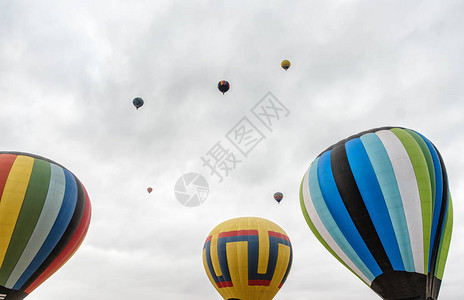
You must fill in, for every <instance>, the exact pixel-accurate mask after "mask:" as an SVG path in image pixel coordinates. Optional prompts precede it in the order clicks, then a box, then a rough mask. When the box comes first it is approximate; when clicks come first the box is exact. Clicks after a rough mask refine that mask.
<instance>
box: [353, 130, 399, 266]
mask: <svg viewBox="0 0 464 300" xmlns="http://www.w3.org/2000/svg"><path fill="white" fill-rule="evenodd" d="M345 148H346V155H347V157H348V161H349V163H350V167H351V171H352V173H353V176H354V178H355V180H356V184H357V186H358V189H359V192H360V193H361V196H362V198H363V200H364V204H365V206H366V208H367V210H368V212H369V216H370V217H371V220H372V223H373V224H374V227H375V230H376V231H377V235H378V236H379V238H380V240H381V242H382V245H383V248H384V249H385V252H386V253H387V256H388V259H389V260H390V263H391V265H392V267H393V269H394V270H396V271H404V270H405V268H404V265H403V260H402V258H401V254H400V250H399V247H398V243H397V241H396V236H395V232H394V230H393V225H392V223H391V220H390V217H389V216H390V215H389V213H388V209H387V205H386V204H385V199H384V198H383V195H382V191H381V189H380V186H379V183H378V182H377V176H376V174H375V172H374V169H373V167H372V165H371V162H370V160H369V157H368V155H367V153H366V150H365V149H364V146H363V144H362V142H361V139H359V138H355V139H352V140H350V141H348V142H347V143H346V144H345Z"/></svg>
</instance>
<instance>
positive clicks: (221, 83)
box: [218, 80, 230, 95]
mask: <svg viewBox="0 0 464 300" xmlns="http://www.w3.org/2000/svg"><path fill="white" fill-rule="evenodd" d="M229 88H230V84H229V82H227V81H225V80H221V81H219V83H218V89H219V91H221V92H222V94H223V95H224V93H225V92H227V91H228V90H229Z"/></svg>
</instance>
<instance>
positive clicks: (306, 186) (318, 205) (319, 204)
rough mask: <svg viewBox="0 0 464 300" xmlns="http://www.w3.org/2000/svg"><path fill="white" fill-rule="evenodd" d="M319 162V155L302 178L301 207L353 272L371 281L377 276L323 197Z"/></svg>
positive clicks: (323, 240)
mask: <svg viewBox="0 0 464 300" xmlns="http://www.w3.org/2000/svg"><path fill="white" fill-rule="evenodd" d="M318 162H319V158H316V160H315V161H314V162H313V163H312V164H311V167H310V169H309V170H308V172H307V173H306V174H305V176H304V179H303V182H302V190H301V196H302V198H301V199H302V208H304V211H306V212H307V214H308V218H307V220H309V221H310V222H311V224H310V227H311V229H312V230H313V232H314V234H315V235H316V237H317V238H318V240H319V241H320V242H321V243H322V244H323V245H324V246H325V248H326V249H327V250H329V251H330V253H332V255H333V256H335V257H336V258H337V259H338V260H339V261H340V262H341V263H342V264H344V265H345V266H346V267H347V268H348V269H349V270H351V272H353V273H354V274H355V275H357V276H358V277H359V278H360V279H361V280H363V281H364V282H365V283H366V284H367V285H370V284H371V282H372V281H373V280H374V278H375V276H374V275H373V274H372V272H371V271H370V270H369V269H368V268H367V266H366V265H365V264H364V262H363V261H362V260H361V258H360V257H359V256H358V254H357V253H356V252H355V251H354V249H353V248H352V247H351V245H350V244H349V242H348V241H347V240H346V238H345V237H344V236H343V233H342V232H341V231H340V228H338V226H337V224H336V223H335V220H334V219H333V218H332V215H331V214H330V212H329V209H328V208H327V205H326V204H325V201H324V198H323V197H322V193H321V190H320V188H319V179H318V176H317V165H318ZM305 206H306V207H307V208H308V209H307V210H306V207H305ZM311 225H312V226H311Z"/></svg>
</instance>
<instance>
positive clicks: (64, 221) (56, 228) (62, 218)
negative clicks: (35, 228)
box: [13, 168, 77, 290]
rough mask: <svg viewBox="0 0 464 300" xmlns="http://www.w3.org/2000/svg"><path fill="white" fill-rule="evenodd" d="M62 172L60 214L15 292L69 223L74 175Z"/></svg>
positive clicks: (74, 192) (74, 202) (75, 188)
mask: <svg viewBox="0 0 464 300" xmlns="http://www.w3.org/2000/svg"><path fill="white" fill-rule="evenodd" d="M63 171H64V174H65V180H66V190H65V193H64V198H63V204H62V205H61V208H60V212H59V213H58V216H57V218H56V221H55V223H54V224H53V227H52V229H51V230H50V233H49V234H48V236H47V238H46V239H45V241H44V243H43V245H42V247H41V248H40V250H39V252H38V253H37V255H36V256H35V257H34V259H33V260H32V262H31V263H30V264H29V266H28V267H27V269H26V271H25V272H24V273H23V275H21V277H20V278H19V280H18V281H17V282H16V284H15V285H14V287H13V289H15V290H18V289H20V288H21V287H22V285H23V284H24V283H25V282H26V281H27V279H29V277H30V276H31V275H32V274H33V273H34V272H35V270H37V269H38V268H39V267H40V265H41V264H42V263H43V262H44V260H45V259H46V258H47V257H48V255H50V253H51V252H52V250H53V248H55V246H56V244H57V243H58V242H59V240H60V239H61V237H62V236H63V233H64V232H65V231H66V228H67V227H68V225H69V222H70V221H71V218H72V216H73V213H74V209H75V208H76V203H77V183H76V180H75V179H74V175H72V174H71V172H69V171H68V170H66V169H64V168H63Z"/></svg>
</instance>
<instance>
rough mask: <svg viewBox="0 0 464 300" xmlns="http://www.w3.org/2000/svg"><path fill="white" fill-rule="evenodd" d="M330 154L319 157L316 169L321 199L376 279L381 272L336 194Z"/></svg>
mask: <svg viewBox="0 0 464 300" xmlns="http://www.w3.org/2000/svg"><path fill="white" fill-rule="evenodd" d="M330 152H331V151H327V152H325V153H324V154H322V155H321V156H320V159H319V164H318V168H317V175H318V177H319V185H320V188H321V192H322V195H323V198H324V199H325V203H326V204H327V207H328V208H329V211H330V213H331V214H332V217H333V218H334V220H335V222H336V223H337V226H338V228H340V230H341V231H342V233H343V235H344V236H345V238H346V239H347V240H348V242H349V243H350V245H351V246H352V247H353V249H354V250H355V251H356V253H357V254H358V256H359V257H360V258H361V259H362V260H363V262H364V263H365V264H366V266H367V267H368V268H369V270H370V271H371V272H372V274H374V277H377V276H379V275H380V274H382V270H381V269H380V267H379V265H378V264H377V262H376V261H375V259H374V257H373V256H372V254H371V252H370V251H369V248H368V247H367V245H366V243H365V242H364V240H363V239H362V237H361V235H360V234H359V232H358V230H357V228H356V226H355V225H354V223H353V220H352V219H351V217H350V215H349V213H348V211H347V209H346V207H345V204H344V203H343V200H342V198H341V196H340V193H339V192H338V188H337V184H336V183H335V179H334V177H333V173H332V166H331V164H330Z"/></svg>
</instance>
